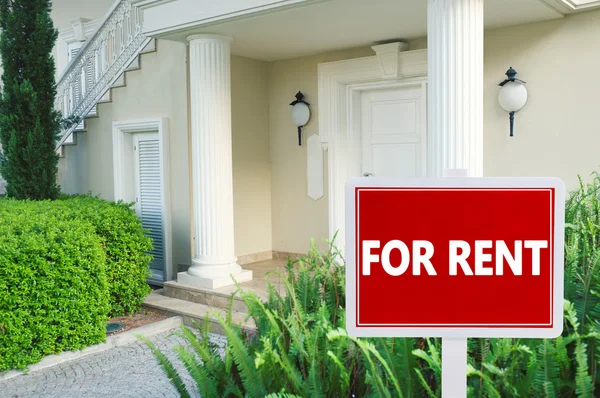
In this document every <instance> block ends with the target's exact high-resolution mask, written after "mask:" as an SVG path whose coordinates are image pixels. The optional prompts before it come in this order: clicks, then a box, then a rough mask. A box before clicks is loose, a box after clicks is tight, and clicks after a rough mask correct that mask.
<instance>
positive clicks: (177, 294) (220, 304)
mask: <svg viewBox="0 0 600 398" xmlns="http://www.w3.org/2000/svg"><path fill="white" fill-rule="evenodd" d="M163 288H164V292H163V294H164V295H165V296H166V297H172V298H176V299H179V300H185V301H187V302H193V303H197V304H203V305H207V306H209V307H215V308H220V309H222V310H228V309H229V304H230V302H231V296H232V294H231V293H230V292H219V291H215V290H211V289H203V288H200V287H196V286H189V285H183V284H181V283H178V282H175V281H168V282H165V283H164V285H163ZM232 309H233V311H237V312H247V311H248V307H246V303H244V300H242V298H241V297H240V296H239V295H236V296H235V297H234V299H233V306H232Z"/></svg>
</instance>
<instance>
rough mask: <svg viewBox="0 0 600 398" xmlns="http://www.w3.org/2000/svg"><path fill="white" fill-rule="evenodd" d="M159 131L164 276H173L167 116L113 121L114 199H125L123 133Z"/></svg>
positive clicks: (170, 277) (166, 277) (171, 277)
mask: <svg viewBox="0 0 600 398" xmlns="http://www.w3.org/2000/svg"><path fill="white" fill-rule="evenodd" d="M156 131H157V132H158V140H159V146H160V155H159V156H160V180H161V181H160V182H161V187H162V189H161V199H162V200H161V201H162V208H161V212H162V222H163V239H164V250H165V252H164V257H165V280H166V281H169V280H172V279H173V256H172V250H173V242H172V233H171V181H170V176H171V173H170V166H169V164H170V162H169V129H168V119H167V118H164V117H163V118H157V119H144V120H133V121H119V122H113V139H112V143H113V176H114V196H115V201H119V200H124V194H123V193H124V192H125V191H126V187H125V184H126V181H125V180H124V179H123V174H124V173H125V172H126V166H125V164H124V156H125V155H124V154H125V134H135V133H144V132H156Z"/></svg>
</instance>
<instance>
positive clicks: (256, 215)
mask: <svg viewBox="0 0 600 398" xmlns="http://www.w3.org/2000/svg"><path fill="white" fill-rule="evenodd" d="M267 73H268V69H267V64H266V63H265V62H261V61H255V60H251V59H248V58H243V57H235V56H234V57H232V58H231V96H232V103H231V113H232V130H233V143H232V147H233V148H232V149H233V200H234V222H235V251H236V255H238V256H241V255H245V254H254V253H261V252H264V251H270V250H272V244H271V164H270V162H269V150H270V147H269V91H268V86H267V84H268V79H267Z"/></svg>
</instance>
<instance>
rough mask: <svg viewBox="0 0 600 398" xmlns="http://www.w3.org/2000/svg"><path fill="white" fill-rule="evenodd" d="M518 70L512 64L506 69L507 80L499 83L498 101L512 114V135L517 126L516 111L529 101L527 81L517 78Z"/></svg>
mask: <svg viewBox="0 0 600 398" xmlns="http://www.w3.org/2000/svg"><path fill="white" fill-rule="evenodd" d="M516 75H517V71H516V70H514V69H513V67H512V66H511V67H510V69H508V71H506V77H507V78H506V80H504V81H503V82H502V83H500V84H499V86H500V87H501V88H500V92H499V93H498V102H500V106H501V107H502V108H503V109H504V110H505V111H506V112H508V113H509V115H510V136H511V137H512V136H513V131H514V127H515V112H518V111H519V110H521V108H523V107H524V106H525V104H526V103H527V89H526V88H525V82H524V81H523V80H519V79H517V78H516V77H515V76H516Z"/></svg>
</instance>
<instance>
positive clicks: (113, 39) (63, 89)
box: [55, 0, 150, 149]
mask: <svg viewBox="0 0 600 398" xmlns="http://www.w3.org/2000/svg"><path fill="white" fill-rule="evenodd" d="M142 26H143V20H142V12H141V10H140V9H139V8H137V7H136V6H134V5H133V4H131V3H130V2H129V1H127V0H117V2H116V3H115V4H114V5H113V6H112V7H111V9H110V11H109V12H108V14H107V16H106V18H105V19H104V22H103V23H102V25H101V26H100V27H99V28H98V30H97V31H96V32H95V33H94V34H93V35H92V37H91V38H89V39H88V40H87V41H86V42H85V43H84V45H83V46H82V47H81V50H80V51H79V52H78V53H77V55H76V56H75V57H73V59H72V60H71V62H70V63H69V65H68V66H67V68H66V69H65V71H64V73H63V74H62V76H61V77H60V79H59V80H58V84H57V95H56V104H55V106H56V109H58V110H60V111H61V112H62V117H63V120H64V122H63V126H62V129H61V133H60V138H59V140H58V141H57V144H56V148H57V149H58V148H60V146H61V145H63V144H64V143H65V141H67V140H68V139H69V137H70V136H71V134H73V131H74V130H75V129H76V128H77V126H78V125H80V123H81V122H82V120H83V119H84V118H85V117H86V116H87V115H88V114H89V113H90V111H91V110H92V109H93V108H94V107H95V106H96V104H97V103H98V102H99V101H100V100H101V99H102V97H104V95H105V94H106V93H107V91H108V90H109V89H110V87H111V86H112V85H113V84H114V83H115V81H116V80H117V79H118V78H119V76H121V74H122V73H124V72H125V69H126V68H127V67H128V66H129V64H131V62H132V61H133V60H134V59H135V57H137V56H138V55H139V53H140V51H142V50H143V49H144V47H146V45H147V44H148V42H149V41H150V38H147V37H146V36H145V35H144V34H143V33H142Z"/></svg>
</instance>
